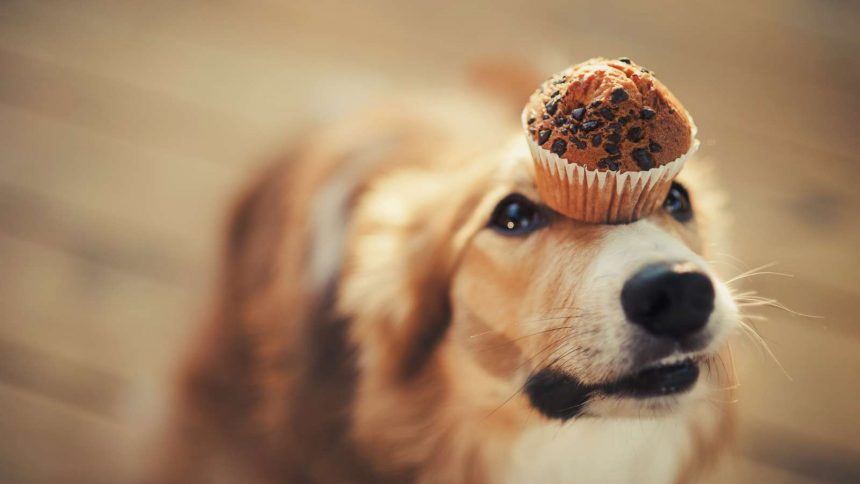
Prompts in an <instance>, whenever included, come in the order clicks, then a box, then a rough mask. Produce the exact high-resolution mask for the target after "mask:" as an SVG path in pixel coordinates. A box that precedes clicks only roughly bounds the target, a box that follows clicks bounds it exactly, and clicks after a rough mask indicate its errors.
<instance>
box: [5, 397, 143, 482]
mask: <svg viewBox="0 0 860 484" xmlns="http://www.w3.org/2000/svg"><path fill="white" fill-rule="evenodd" d="M0 434H2V435H3V436H4V438H2V439H0V480H2V482H3V483H4V484H54V483H58V482H63V483H69V484H101V483H104V484H115V483H117V482H124V481H125V480H126V478H127V477H128V476H127V475H126V473H127V469H128V466H129V465H130V460H131V454H132V449H133V445H132V442H133V438H132V437H131V436H130V435H129V434H128V433H127V432H126V431H125V430H123V428H122V427H120V426H117V425H116V424H113V423H109V422H105V421H104V420H103V419H100V418H96V417H93V416H92V415H89V414H86V413H82V412H80V411H79V410H78V409H76V408H74V407H68V406H66V405H64V404H62V403H57V402H55V401H53V400H50V399H47V398H43V397H41V396H39V395H35V394H31V393H28V392H25V391H21V390H18V389H15V388H12V387H9V386H6V385H4V384H0Z"/></svg>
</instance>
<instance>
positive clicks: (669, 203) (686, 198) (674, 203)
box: [663, 183, 693, 222]
mask: <svg viewBox="0 0 860 484" xmlns="http://www.w3.org/2000/svg"><path fill="white" fill-rule="evenodd" d="M663 209H664V210H666V211H667V212H669V214H670V215H672V216H673V217H675V220H677V221H679V222H686V221H687V220H690V219H691V218H693V207H692V205H690V195H689V194H688V193H687V189H686V188H684V186H683V185H681V184H680V183H672V188H670V189H669V194H668V195H666V200H665V201H664V202H663Z"/></svg>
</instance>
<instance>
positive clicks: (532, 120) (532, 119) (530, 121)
mask: <svg viewBox="0 0 860 484" xmlns="http://www.w3.org/2000/svg"><path fill="white" fill-rule="evenodd" d="M527 122H528V123H529V124H534V122H535V117H534V116H531V117H529V119H528V121H527Z"/></svg>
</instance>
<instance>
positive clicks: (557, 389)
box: [525, 356, 699, 420]
mask: <svg viewBox="0 0 860 484" xmlns="http://www.w3.org/2000/svg"><path fill="white" fill-rule="evenodd" d="M698 379H699V361H698V359H697V358H694V357H690V356H687V357H684V358H683V359H680V360H677V359H676V360H674V361H671V362H666V361H661V362H657V363H653V364H650V365H648V366H645V367H644V368H642V369H640V370H638V371H636V372H635V373H631V374H629V375H626V376H623V377H621V378H619V379H617V380H613V381H610V382H606V383H601V384H592V385H586V384H583V383H582V382H580V381H579V380H577V379H576V378H575V377H573V376H571V375H568V374H566V373H564V372H561V371H559V370H555V369H551V368H545V369H543V370H541V371H539V372H537V373H535V374H533V375H532V376H531V377H529V379H528V381H527V382H526V385H525V393H526V394H527V395H528V397H529V400H530V401H531V403H532V405H533V406H534V407H535V408H536V409H537V410H538V411H540V412H541V413H542V414H544V415H545V416H547V417H550V418H559V419H562V420H567V419H569V418H572V417H576V416H578V415H580V414H582V413H583V411H584V410H585V406H586V404H587V403H588V401H589V400H590V399H591V398H593V397H594V396H596V395H606V396H611V397H616V398H636V399H646V398H660V397H667V396H671V395H677V394H680V393H683V392H686V391H688V390H690V389H691V388H693V386H694V385H695V384H696V381H697V380H698Z"/></svg>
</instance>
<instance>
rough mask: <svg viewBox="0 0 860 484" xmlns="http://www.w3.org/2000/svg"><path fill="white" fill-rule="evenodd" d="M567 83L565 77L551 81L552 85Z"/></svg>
mask: <svg viewBox="0 0 860 484" xmlns="http://www.w3.org/2000/svg"><path fill="white" fill-rule="evenodd" d="M565 81H567V76H561V77H559V78H558V79H556V80H554V81H552V83H553V84H564V83H565Z"/></svg>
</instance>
